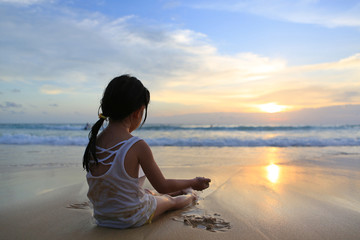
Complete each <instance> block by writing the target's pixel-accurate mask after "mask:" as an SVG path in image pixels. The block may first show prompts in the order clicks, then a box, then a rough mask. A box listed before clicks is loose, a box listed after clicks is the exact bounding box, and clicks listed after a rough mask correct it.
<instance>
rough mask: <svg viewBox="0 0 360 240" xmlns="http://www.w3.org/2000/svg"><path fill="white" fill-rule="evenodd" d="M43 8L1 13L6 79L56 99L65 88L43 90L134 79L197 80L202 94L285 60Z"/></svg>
mask: <svg viewBox="0 0 360 240" xmlns="http://www.w3.org/2000/svg"><path fill="white" fill-rule="evenodd" d="M48 8H49V7H48ZM48 8H44V9H41V8H40V9H37V11H31V10H29V9H19V8H13V7H3V9H2V11H1V13H2V17H1V18H2V21H1V22H0V31H1V32H6V33H7V34H6V35H4V36H3V38H5V39H4V44H2V45H1V46H0V51H1V52H2V54H3V55H5V56H7V58H6V60H5V58H3V59H0V63H1V64H0V73H1V74H0V78H1V79H3V80H4V81H6V82H11V81H16V82H40V83H42V84H43V85H46V87H43V88H42V92H44V93H47V94H59V93H61V92H63V90H62V89H53V88H50V87H48V86H47V85H59V86H61V87H62V88H63V89H66V88H73V89H76V90H78V91H89V90H90V91H95V90H96V91H99V88H103V82H104V80H106V81H107V80H110V79H111V78H112V77H114V75H115V74H121V73H132V74H134V75H136V76H138V77H139V78H141V79H144V80H145V82H146V83H148V86H150V87H152V88H154V89H166V88H167V87H175V86H178V88H181V86H183V87H187V86H188V84H189V83H191V82H194V80H196V83H197V84H198V88H200V87H204V86H207V85H212V86H213V85H214V84H216V83H219V82H220V83H222V84H224V85H226V84H228V83H230V82H231V81H233V80H235V79H236V81H238V80H239V79H242V78H244V77H246V78H247V80H252V79H258V78H261V77H264V76H266V74H267V73H268V72H272V71H276V70H277V69H279V68H282V67H283V65H284V61H283V60H279V59H275V60H273V59H269V58H266V57H263V56H259V55H256V54H252V53H239V54H237V55H235V56H230V55H229V56H224V55H220V54H219V53H218V52H217V49H216V48H215V47H214V46H213V45H211V43H210V40H209V39H208V38H207V36H206V35H204V34H202V33H199V32H195V31H192V30H189V29H177V28H169V27H168V26H164V25H157V26H152V25H150V24H148V23H146V22H144V21H143V20H142V19H140V18H138V17H136V16H124V17H121V18H117V19H109V18H107V17H105V16H103V15H101V14H92V13H88V14H83V13H81V14H80V13H76V12H75V13H74V12H71V13H66V11H65V10H63V11H62V13H61V14H59V13H58V14H54V13H53V11H47V9H48ZM47 12H51V13H52V14H49V13H47ZM54 29H56V31H54ZM18 69H21V70H22V71H21V72H19V71H18ZM206 75H207V76H206ZM204 76H206V78H205V77H204ZM210 76H212V77H210Z"/></svg>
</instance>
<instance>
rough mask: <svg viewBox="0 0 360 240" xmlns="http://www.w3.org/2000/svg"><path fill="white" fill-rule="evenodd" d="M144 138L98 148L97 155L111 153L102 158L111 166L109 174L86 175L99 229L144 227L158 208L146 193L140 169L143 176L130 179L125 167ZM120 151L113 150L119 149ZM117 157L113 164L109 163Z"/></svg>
mask: <svg viewBox="0 0 360 240" xmlns="http://www.w3.org/2000/svg"><path fill="white" fill-rule="evenodd" d="M140 140H141V139H140V138H138V137H132V138H130V139H128V140H126V141H123V142H120V143H118V144H116V145H115V146H113V147H111V148H108V149H103V148H100V147H97V150H98V151H97V153H104V152H106V153H109V154H108V156H107V157H105V158H103V159H98V161H99V164H104V165H111V166H110V168H109V169H108V171H107V172H106V173H104V174H103V175H100V176H93V175H92V174H91V172H90V171H89V172H88V173H87V175H86V178H87V182H88V185H89V191H88V198H89V199H90V201H91V203H92V204H93V206H94V218H95V219H96V223H97V224H98V225H99V226H104V227H112V228H129V227H139V226H142V225H144V224H145V223H146V222H147V221H148V220H149V218H150V217H151V215H152V214H153V213H154V212H155V209H156V199H155V197H154V196H152V195H150V194H147V193H145V192H144V190H143V188H142V184H143V182H144V179H145V176H144V173H143V171H142V169H141V167H140V169H139V177H138V178H133V177H131V176H129V175H128V174H127V172H126V170H125V167H124V159H125V156H126V154H127V152H128V151H129V149H130V148H131V147H132V146H133V145H134V144H135V143H136V142H138V141H140ZM119 145H122V146H120V148H119V149H116V150H112V149H114V148H116V147H117V146H119ZM112 156H114V159H113V161H112V162H111V163H105V162H104V161H106V160H108V159H109V158H111V157H112Z"/></svg>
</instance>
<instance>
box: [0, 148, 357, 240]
mask: <svg viewBox="0 0 360 240" xmlns="http://www.w3.org/2000/svg"><path fill="white" fill-rule="evenodd" d="M51 149H53V148H51ZM34 150H36V149H34ZM73 150H75V151H74V152H68V153H67V152H64V154H63V155H60V154H58V155H57V154H56V155H54V156H56V158H57V159H59V158H60V157H70V156H78V155H79V154H78V153H79V152H80V149H78V150H77V149H75V148H73ZM217 150H218V151H217ZM325 150H326V151H325ZM350 150H351V149H350ZM44 151H45V150H44ZM58 151H59V152H61V151H62V150H61V149H59V150H58ZM329 151H330V153H329ZM153 152H154V155H155V156H156V158H157V159H159V161H158V162H159V163H160V164H159V165H160V168H161V170H162V171H163V173H164V175H165V177H168V178H170V177H171V178H192V177H195V176H206V177H209V178H211V179H212V182H211V185H210V188H209V189H207V190H205V191H203V192H201V193H200V200H199V202H198V205H195V206H193V207H189V208H186V209H183V210H178V211H175V212H169V213H167V214H165V215H164V216H162V217H161V218H159V219H157V220H156V221H154V222H153V223H152V224H150V225H145V226H143V227H140V228H135V229H126V230H119V229H108V228H101V227H97V226H96V225H95V223H94V220H93V219H92V210H91V208H90V207H89V206H87V205H86V202H87V201H88V199H87V197H86V193H87V184H86V179H85V172H84V171H83V170H82V168H81V165H80V164H79V165H78V166H68V165H66V166H65V167H36V166H33V167H15V168H13V169H12V170H11V171H5V170H3V171H1V172H0V186H1V188H0V193H1V196H2V203H1V204H0V215H1V216H2V217H1V218H0V226H1V227H0V229H1V231H0V238H1V239H40V240H42V239H64V238H66V239H87V240H92V239H99V238H101V239H105V240H106V239H114V238H121V239H150V240H151V239H169V238H170V237H171V239H175V240H176V239H206V240H212V239H238V238H239V239H255V240H257V239H266V240H269V239H277V240H278V239H279V240H282V239H284V240H285V239H286V240H287V239H302V240H303V239H306V240H313V239H314V240H315V239H316V240H317V239H331V240H332V239H334V240H335V239H349V240H353V239H354V240H355V239H358V236H359V235H360V229H359V227H358V226H360V163H359V159H358V154H357V153H356V154H352V153H353V152H354V151H347V152H344V151H342V150H341V149H337V148H331V149H311V151H302V149H281V148H280V149H278V148H277V149H275V148H258V149H252V148H248V149H244V148H228V149H211V148H201V149H199V148H192V149H190V148H153ZM196 153H198V155H196ZM225 153H226V154H227V155H226V156H224V157H223V158H222V157H221V155H222V154H225ZM27 154H31V152H27ZM34 154H35V153H34ZM45 154H47V153H46V151H45V153H44V152H41V151H40V152H37V153H36V154H35V155H34V156H29V157H31V158H36V156H39V157H43V158H45V157H46V155H45ZM169 158H170V159H172V160H173V164H167V162H166V160H167V159H169ZM188 158H194V159H196V160H197V161H196V162H193V163H192V165H190V164H185V163H191V161H190V160H189V159H188ZM218 159H223V161H224V162H223V164H217V161H218ZM231 159H233V164H230V163H231V162H230V160H231ZM205 160H206V161H205ZM181 162H182V163H183V166H181ZM202 162H204V163H206V164H199V165H196V163H202ZM272 164H273V165H275V167H274V166H273V165H272ZM271 166H272V167H271ZM145 187H147V188H150V189H152V187H151V185H150V184H149V182H146V184H145ZM84 203H85V204H84ZM71 206H73V207H71ZM69 207H70V208H69ZM191 214H197V215H210V216H216V217H217V218H219V219H223V220H224V221H226V222H230V225H231V229H229V230H226V231H224V232H210V231H207V230H204V229H199V228H193V227H191V226H188V225H186V224H184V223H183V222H181V220H183V218H184V216H185V215H191ZM215 214H216V215H215ZM174 218H175V219H180V221H176V220H174Z"/></svg>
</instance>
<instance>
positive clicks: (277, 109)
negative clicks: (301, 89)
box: [258, 103, 289, 113]
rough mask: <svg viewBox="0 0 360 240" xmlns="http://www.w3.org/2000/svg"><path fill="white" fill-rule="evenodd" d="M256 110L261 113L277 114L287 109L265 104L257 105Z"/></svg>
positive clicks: (274, 104)
mask: <svg viewBox="0 0 360 240" xmlns="http://www.w3.org/2000/svg"><path fill="white" fill-rule="evenodd" d="M258 108H259V109H260V110H261V111H262V112H267V113H277V112H282V111H284V110H285V109H287V108H289V107H288V106H284V105H278V104H276V103H266V104H261V105H259V106H258Z"/></svg>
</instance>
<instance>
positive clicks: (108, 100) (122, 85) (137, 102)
mask: <svg viewBox="0 0 360 240" xmlns="http://www.w3.org/2000/svg"><path fill="white" fill-rule="evenodd" d="M149 102H150V93H149V91H148V90H147V88H146V87H144V85H143V84H142V83H141V82H140V80H138V79H137V78H135V77H132V76H130V75H122V76H119V77H116V78H114V79H113V80H111V81H110V83H109V84H108V86H107V87H106V88H105V91H104V94H103V97H102V99H101V102H100V107H99V109H101V110H102V116H105V117H106V118H109V119H110V120H112V121H121V120H123V119H125V118H126V117H128V116H129V115H130V114H131V113H133V112H134V111H136V110H138V109H139V108H140V107H142V106H145V117H144V120H143V122H142V124H141V126H142V125H143V124H144V123H145V120H146V117H147V108H148V104H149ZM104 121H105V118H103V117H99V120H98V121H97V122H96V123H95V124H94V125H93V127H92V128H91V131H90V133H89V143H88V145H87V147H86V149H85V153H84V157H83V167H84V169H86V171H87V172H88V171H89V162H90V159H93V160H94V161H95V163H98V160H97V157H96V138H97V135H98V132H99V130H100V128H101V126H102V125H103V123H104Z"/></svg>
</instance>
